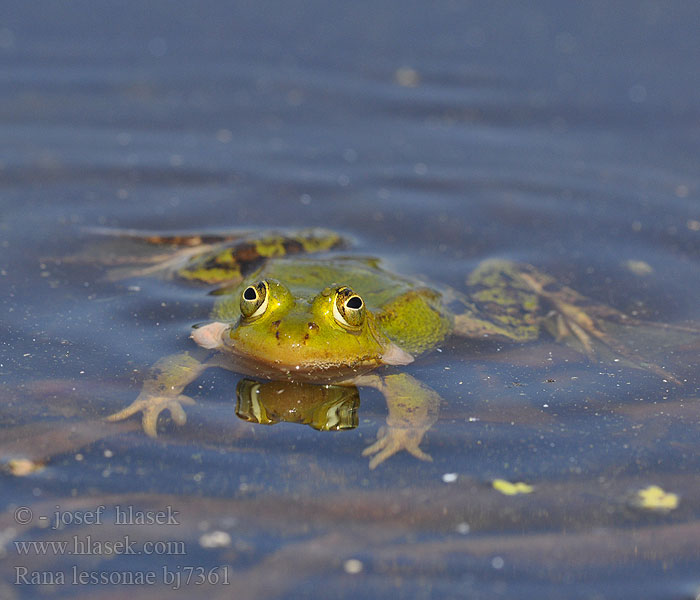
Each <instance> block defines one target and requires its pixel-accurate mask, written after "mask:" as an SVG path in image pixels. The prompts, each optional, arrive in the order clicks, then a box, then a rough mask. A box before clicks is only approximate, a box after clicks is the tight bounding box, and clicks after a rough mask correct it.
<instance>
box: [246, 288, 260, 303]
mask: <svg viewBox="0 0 700 600" xmlns="http://www.w3.org/2000/svg"><path fill="white" fill-rule="evenodd" d="M257 297H258V294H257V292H256V291H255V289H254V288H252V287H249V288H246V290H245V292H243V298H245V299H246V300H255V299H256V298H257Z"/></svg>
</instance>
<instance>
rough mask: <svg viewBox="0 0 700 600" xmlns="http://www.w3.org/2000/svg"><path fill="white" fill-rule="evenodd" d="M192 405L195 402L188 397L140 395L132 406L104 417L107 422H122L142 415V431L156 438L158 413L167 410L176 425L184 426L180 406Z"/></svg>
mask: <svg viewBox="0 0 700 600" xmlns="http://www.w3.org/2000/svg"><path fill="white" fill-rule="evenodd" d="M183 404H185V405H193V404H195V401H194V400H193V399H192V398H190V397H189V396H183V395H177V396H151V395H144V394H141V395H140V396H139V397H138V398H137V399H136V400H135V401H134V402H133V403H132V404H130V405H129V406H127V407H126V408H124V409H122V410H120V411H119V412H116V413H114V414H112V415H109V416H108V417H106V420H107V421H122V420H124V419H127V418H129V417H130V416H131V415H135V414H136V413H138V412H142V413H143V418H142V423H143V430H144V431H145V432H146V434H148V435H149V436H151V437H153V438H154V437H157V436H158V417H159V416H160V413H162V412H163V411H164V410H167V411H168V412H169V413H170V416H171V418H172V420H173V422H174V423H175V424H176V425H184V424H185V422H186V421H187V415H186V414H185V411H184V409H183V408H182V405H183Z"/></svg>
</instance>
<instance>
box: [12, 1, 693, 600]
mask: <svg viewBox="0 0 700 600" xmlns="http://www.w3.org/2000/svg"><path fill="white" fill-rule="evenodd" d="M699 24H700V5H698V4H697V3H696V2H673V3H662V2H652V1H645V2H636V1H635V2H577V3H561V2H537V3H527V4H522V3H512V2H489V3H468V2H443V1H441V2H425V3H421V2H410V1H409V2H405V1H404V2H394V1H390V2H382V3H375V2H364V1H360V2H353V3H347V4H345V3H339V2H315V1H312V2H279V1H277V2H267V3H257V2H215V1H212V2H198V3H186V2H180V1H169V2H160V1H157V2H148V3H141V2H133V1H130V0H126V1H122V2H118V3H107V2H102V1H76V2H71V3H58V2H43V1H34V2H15V1H14V0H10V1H6V2H4V3H3V6H2V8H1V9H0V210H1V213H0V247H1V248H2V250H1V251H0V286H1V289H2V293H1V294H0V310H1V311H2V313H1V314H2V318H1V321H0V332H1V333H0V336H1V337H0V377H1V387H0V394H1V396H0V400H1V401H2V403H1V408H0V410H1V412H0V414H1V415H2V423H1V426H2V429H0V436H1V437H0V450H1V451H2V456H3V461H4V464H5V465H6V466H7V470H6V472H4V473H3V474H2V475H1V477H2V485H1V487H0V501H1V503H2V509H3V513H2V515H0V547H2V548H4V550H2V566H1V567H0V568H1V572H2V576H3V582H4V583H1V584H0V597H2V598H8V599H15V598H21V599H24V598H40V597H44V596H51V597H54V598H120V597H123V596H124V595H125V594H129V595H130V596H131V597H133V598H141V597H143V598H146V597H148V598H152V597H156V598H160V597H182V598H190V597H192V598H194V597H199V596H200V595H202V594H207V595H208V596H209V597H212V598H237V599H239V598H317V597H327V596H328V595H331V594H332V595H333V596H335V597H338V598H346V597H347V598H351V597H376V598H411V599H412V598H467V597H469V598H497V597H502V598H512V597H518V598H533V599H534V598H538V599H539V598H590V599H593V598H596V599H598V598H616V599H617V598H687V599H693V598H695V597H696V596H697V595H698V594H699V593H700V542H699V541H698V540H700V520H699V517H700V481H699V479H698V470H699V469H700V460H699V459H698V439H699V436H698V433H699V424H700V408H699V406H700V405H699V404H698V402H700V400H698V397H697V396H698V385H699V384H700V380H699V378H698V369H697V366H698V359H697V355H698V350H699V349H700V344H699V343H698V340H697V338H695V337H693V336H682V335H678V334H673V333H665V334H664V336H663V337H662V338H658V337H654V338H653V341H650V339H651V338H647V339H646V340H644V339H643V340H642V341H641V342H639V343H645V344H646V345H647V350H648V351H649V352H653V353H654V354H655V356H656V360H657V361H658V362H659V363H660V364H663V365H664V366H667V367H668V368H669V369H670V370H671V371H673V372H674V373H675V374H676V375H677V376H678V377H679V378H680V379H682V380H684V383H683V385H672V384H669V383H668V382H664V381H662V380H661V379H660V378H659V377H657V376H656V375H653V374H651V373H648V372H644V371H639V370H634V369H630V368H627V367H624V366H622V365H620V364H616V363H611V362H609V361H604V362H600V363H590V362H587V361H586V360H585V359H583V358H582V357H581V356H580V355H578V354H577V353H576V352H574V351H573V350H570V349H568V348H566V347H564V346H562V345H559V344H556V343H554V342H553V341H552V340H550V339H543V340H542V341H541V342H538V343H535V344H529V345H527V346H518V345H513V346H510V347H509V346H504V345H484V344H474V343H467V342H463V341H454V342H452V341H450V342H449V343H447V344H446V345H444V346H443V347H441V348H440V350H442V352H433V353H431V354H430V355H428V356H426V357H425V358H424V359H423V360H421V361H419V362H418V363H417V364H416V365H414V366H411V368H410V369H409V371H410V372H411V373H412V374H413V375H415V376H416V377H419V378H420V379H421V380H422V381H424V382H427V383H429V384H430V385H431V386H433V387H434V388H435V389H436V390H438V391H439V392H440V394H441V395H442V396H443V398H444V399H445V400H446V402H445V404H444V406H443V407H442V411H441V414H440V420H439V421H438V423H437V424H436V425H435V426H434V427H433V429H432V430H431V431H430V432H429V433H428V434H427V436H426V439H425V440H424V442H423V448H424V449H425V450H426V451H428V452H429V453H430V454H431V455H432V457H433V459H434V462H432V463H423V462H419V461H417V460H415V459H413V458H412V457H410V456H408V455H407V454H405V453H404V454H400V455H397V456H395V457H393V458H391V459H390V460H389V461H388V462H387V463H385V464H384V465H382V466H381V467H379V468H378V469H377V470H375V471H371V472H370V471H369V470H368V468H367V461H366V459H364V458H361V456H360V453H361V451H362V449H363V448H364V447H365V446H366V445H367V444H368V443H369V442H370V441H371V440H372V439H373V438H374V436H375V435H376V430H377V428H378V427H379V425H380V424H381V423H382V422H383V420H384V418H385V407H384V403H383V400H382V399H381V397H380V396H379V395H378V394H376V393H373V392H372V391H371V390H363V392H362V406H361V409H360V427H359V428H358V429H356V430H353V431H350V432H344V433H335V434H330V433H318V432H316V431H313V430H312V429H310V428H306V427H301V426H298V425H291V424H281V425H276V426H274V427H270V428H264V427H262V426H257V427H255V426H252V425H248V424H244V423H243V422H241V421H240V420H238V419H237V418H236V417H235V415H234V411H233V402H232V399H233V397H234V388H235V385H236V382H237V379H238V378H237V377H236V376H235V375H234V374H231V373H227V372H214V371H210V372H207V373H205V375H204V376H203V377H201V378H200V379H199V380H198V381H197V383H196V384H194V385H193V386H192V387H191V388H190V389H189V390H188V391H190V392H191V395H192V396H194V397H195V398H196V400H197V406H195V407H191V408H189V409H188V422H187V424H186V425H185V426H184V427H181V428H176V427H174V426H173V425H172V424H165V425H162V426H161V431H162V433H161V435H160V436H159V438H158V440H156V441H154V440H151V439H149V438H147V437H146V436H145V435H144V434H143V432H142V431H141V430H140V429H139V424H138V420H136V419H133V420H131V421H129V422H127V423H123V424H104V423H102V422H101V421H100V418H101V417H103V416H105V415H106V414H109V413H110V412H113V411H114V410H116V409H118V408H120V407H122V406H124V405H126V404H128V403H129V402H131V400H132V399H133V398H134V397H135V395H136V394H137V393H138V390H139V388H140V382H141V380H142V377H143V373H144V372H145V370H146V368H147V366H148V365H150V364H152V363H153V362H154V361H155V360H156V359H157V358H159V357H161V356H163V355H166V354H169V353H172V352H176V351H180V350H184V349H187V348H189V347H190V342H189V341H188V339H187V335H188V332H189V327H190V325H191V324H192V323H194V322H197V321H201V320H203V319H205V318H206V315H207V312H208V308H209V306H210V303H209V299H208V298H206V296H205V295H204V294H203V293H202V291H201V290H200V289H197V288H194V287H191V286H183V285H181V284H178V283H175V282H172V281H171V282H168V281H162V280H157V279H139V280H130V281H127V282H116V283H113V282H109V281H105V280H104V279H103V276H104V274H105V268H104V267H103V266H100V265H89V264H80V263H76V262H67V261H56V259H57V258H60V257H65V256H70V255H73V254H76V253H79V252H83V251H84V250H85V248H86V247H90V245H91V244H93V245H94V244H97V245H98V246H99V244H105V243H107V241H108V240H106V239H105V238H100V237H99V236H95V235H93V234H90V233H89V232H87V231H86V229H85V228H86V227H92V226H103V227H110V228H139V229H149V230H158V231H171V230H186V231H192V232H200V231H212V230H220V229H232V228H251V227H253V228H261V229H265V228H270V227H275V228H279V227H307V226H322V227H328V228H333V229H336V230H338V231H341V232H343V233H344V234H346V235H349V236H352V237H353V238H354V239H355V240H356V242H357V243H356V248H357V250H358V251H360V252H361V253H363V254H370V255H378V256H381V257H383V258H384V259H385V260H387V261H388V263H389V264H391V265H392V266H393V267H394V268H396V269H397V270H400V271H402V272H405V273H420V274H427V275H429V276H430V277H432V278H434V279H436V280H438V281H441V282H444V283H448V284H451V285H453V286H455V287H457V288H459V287H461V286H463V283H464V278H465V275H466V274H467V273H468V272H469V271H470V270H471V269H472V268H474V267H475V266H476V265H477V264H478V263H479V261H480V260H482V259H484V258H489V257H493V256H502V257H508V258H512V259H516V260H521V261H527V262H530V263H533V264H535V265H537V266H538V267H539V268H541V269H543V270H545V271H547V272H548V273H551V274H553V275H555V276H557V277H558V278H560V279H561V280H562V281H564V282H565V283H566V284H568V285H570V286H571V287H574V288H575V289H577V290H579V291H581V292H582V293H585V294H586V295H588V296H591V297H593V298H595V299H597V300H598V301H600V302H604V303H607V304H610V305H612V306H614V307H616V308H617V309H619V310H623V311H626V312H629V313H635V314H638V315H640V316H641V317H644V318H649V319H652V320H655V321H662V322H672V323H689V322H693V321H694V322H695V323H697V322H699V321H700V312H699V309H698V302H697V299H698V297H699V292H700V206H699V205H698V195H699V193H700V191H699V190H700V171H699V170H698V165H699V164H700V161H699V158H700V70H699V69H698V67H697V65H698V63H699V61H700V37H699V36H698V35H697V33H698V26H699ZM93 247H94V246H93ZM628 261H642V262H643V263H644V270H643V271H644V272H643V273H639V272H635V271H634V269H630V267H629V264H630V263H629V262H628ZM633 264H635V263H633ZM629 335H632V334H631V333H630V334H629ZM17 458H29V459H32V460H34V461H37V462H39V461H40V462H42V463H44V464H45V466H44V468H43V469H42V470H39V471H36V472H34V473H31V474H29V475H27V476H16V475H12V474H11V473H10V469H9V465H10V464H11V463H10V462H9V461H11V460H12V459H17ZM446 474H456V480H455V481H452V479H454V476H452V477H450V476H449V475H448V476H447V477H445V475H446ZM494 478H504V479H507V480H509V481H525V482H528V483H529V484H531V485H533V486H535V490H534V492H533V493H532V494H528V495H519V496H505V495H502V494H500V493H498V492H497V491H495V490H494V489H492V487H491V485H490V482H491V481H492V480H493V479H494ZM651 484H655V485H659V486H661V487H663V488H664V489H665V490H668V491H672V492H674V493H676V494H678V496H679V498H680V502H679V505H678V507H677V508H676V509H674V510H672V511H669V512H666V513H664V512H658V511H656V512H654V511H649V510H642V509H639V508H636V507H635V506H634V503H633V501H632V499H633V498H634V496H635V494H636V492H637V491H638V490H640V489H642V488H645V487H647V486H649V485H651ZM117 504H118V505H120V506H122V507H125V506H134V507H135V508H136V509H138V510H146V509H148V510H155V511H158V510H165V507H167V506H171V507H172V508H173V510H177V511H179V515H178V519H177V520H178V523H179V524H178V525H174V524H173V525H151V526H142V527H139V526H117V525H115V524H114V519H113V515H114V505H117ZM99 505H105V507H106V508H105V513H106V515H107V516H106V517H105V518H104V519H103V520H102V523H101V524H100V525H80V524H75V523H73V524H71V525H68V526H66V527H65V528H63V529H60V530H52V529H51V528H49V529H47V528H45V527H43V528H42V525H44V524H45V523H42V522H41V521H40V520H39V516H51V515H52V514H53V513H54V512H55V511H57V510H58V511H61V512H62V514H64V515H67V516H65V519H68V520H70V519H71V518H73V519H75V518H76V517H75V515H79V514H81V513H82V512H84V511H94V510H96V507H98V506H99ZM18 507H28V508H30V509H31V510H32V511H33V518H32V520H31V521H30V522H29V523H21V522H20V521H21V520H23V519H22V518H21V516H22V515H20V519H18V518H17V516H16V513H15V511H16V510H17V508H18ZM57 507H58V508H57ZM212 532H219V533H218V534H217V535H216V536H213V537H212V536H211V535H210V534H212ZM86 535H92V536H93V538H99V539H100V540H107V541H110V540H111V541H118V540H120V539H123V538H124V535H130V536H131V539H132V540H134V539H135V540H137V541H138V544H139V547H141V544H143V543H144V542H147V541H164V540H171V541H181V542H183V544H185V547H186V552H185V553H184V554H183V553H180V554H176V553H175V552H173V551H172V548H171V549H166V551H165V552H164V553H160V554H158V555H145V554H142V555H138V556H123V555H119V556H116V557H115V556H110V555H108V554H107V553H106V551H105V550H104V548H103V549H102V550H100V551H98V552H96V553H94V554H93V555H91V556H75V555H66V554H65V553H63V554H61V552H59V551H57V550H51V549H50V550H49V551H47V552H45V554H43V555H41V554H37V552H29V554H26V555H22V554H20V551H19V550H18V549H17V546H15V545H14V543H13V540H56V541H61V540H68V541H69V542H71V543H72V540H73V538H74V537H75V536H77V537H78V538H81V539H83V538H85V536H86ZM202 536H204V537H202ZM207 536H208V537H207ZM217 536H218V537H217ZM212 540H214V541H212ZM217 540H218V541H219V545H218V546H217V544H216V541H217ZM212 545H213V546H216V547H210V546H212ZM348 561H349V562H348ZM17 567H24V568H26V569H27V572H29V573H33V572H36V573H44V574H46V573H58V572H65V573H66V583H64V584H60V583H59V584H56V585H53V586H52V585H49V584H46V585H36V586H30V585H26V584H24V583H23V581H22V580H21V579H20V580H19V581H18V579H17V578H18V575H17V573H18V571H17ZM190 567H191V568H193V569H195V570H194V571H189V573H190V576H191V578H190V581H189V582H187V583H186V582H185V580H184V579H185V576H186V574H187V572H188V571H187V569H188V568H190ZM73 568H76V569H78V570H79V571H82V572H87V573H92V574H97V575H96V576H103V575H104V574H105V573H106V574H107V575H109V574H110V573H116V575H115V577H123V576H125V575H124V573H135V572H137V571H141V572H147V571H153V572H154V573H155V574H156V581H157V583H155V584H153V585H145V586H141V587H135V586H127V585H125V584H123V583H122V584H119V585H108V584H104V583H97V584H93V585H83V584H80V585H73V584H72V578H73V577H74V575H73V574H72V569H73ZM215 568H218V570H217V571H216V574H217V576H219V577H220V579H219V580H218V581H215V580H214V579H213V576H211V575H208V579H206V581H205V582H202V580H201V579H198V576H199V575H201V571H197V570H196V569H206V570H207V572H208V573H209V571H208V570H209V569H215ZM163 569H166V571H168V572H169V573H175V572H179V573H181V575H182V580H181V581H180V583H181V585H180V586H179V589H177V590H172V589H171V588H172V587H177V585H175V584H173V585H165V584H164V583H163V578H164V576H165V575H164V571H163ZM355 571H359V572H355ZM120 574H121V575H120ZM43 577H45V578H49V579H50V576H49V575H43ZM224 577H226V578H228V582H229V583H228V585H227V584H226V583H224ZM98 581H99V580H98Z"/></svg>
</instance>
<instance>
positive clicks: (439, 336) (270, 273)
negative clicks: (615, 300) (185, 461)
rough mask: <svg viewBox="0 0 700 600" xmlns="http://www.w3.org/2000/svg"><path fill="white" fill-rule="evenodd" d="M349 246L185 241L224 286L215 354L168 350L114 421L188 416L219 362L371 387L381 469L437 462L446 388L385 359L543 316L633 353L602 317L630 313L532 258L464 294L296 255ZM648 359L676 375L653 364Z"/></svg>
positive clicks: (402, 360) (521, 331) (480, 277)
mask: <svg viewBox="0 0 700 600" xmlns="http://www.w3.org/2000/svg"><path fill="white" fill-rule="evenodd" d="M341 245H343V240H342V239H341V238H340V237H339V236H338V235H337V234H334V233H331V232H323V231H318V230H313V231H306V232H298V233H292V234H272V235H266V236H257V237H249V238H243V239H237V240H235V241H225V242H222V243H221V244H220V245H218V246H216V245H215V246H211V245H209V246H207V249H206V252H204V253H203V254H201V255H198V254H193V252H192V250H191V249H188V252H187V260H186V264H185V265H181V266H180V268H179V269H178V274H179V275H180V276H181V277H183V278H185V279H189V280H199V281H203V282H207V283H213V282H215V283H217V284H220V285H221V286H222V287H221V288H220V289H219V291H218V292H217V294H218V300H217V302H216V306H215V308H214V310H213V313H212V321H211V322H210V323H208V324H207V325H204V326H200V327H197V328H196V329H194V331H193V334H192V338H193V339H194V341H195V342H196V343H197V344H198V345H199V346H201V347H203V348H205V349H207V350H210V351H217V355H216V356H215V357H214V358H213V359H209V360H205V361H200V360H197V359H195V358H194V357H193V356H192V355H190V354H181V355H175V356H172V357H167V358H166V359H163V360H162V361H160V362H159V363H157V364H156V365H155V367H154V370H153V374H152V377H151V378H150V379H148V380H147V381H146V382H145V383H144V388H143V390H142V392H141V394H140V395H139V397H138V398H137V400H136V401H135V402H134V403H133V404H132V405H131V406H129V407H127V408H126V409H124V410H122V411H120V412H119V413H116V414H115V415H112V416H111V417H110V419H112V420H119V419H122V418H125V417H127V416H129V415H131V414H134V413H135V412H139V411H143V413H144V417H143V421H144V429H145V430H146V432H147V433H149V434H150V435H153V436H155V435H156V425H157V419H158V415H159V414H160V412H162V411H163V410H165V409H168V410H169V411H170V413H171V416H172V417H173V420H174V421H175V422H176V423H178V424H180V423H183V422H184V421H185V414H184V411H183V410H182V407H181V404H182V403H192V400H191V399H189V398H188V397H186V396H183V395H182V391H183V390H184V387H185V386H186V385H187V384H189V383H190V382H191V381H193V380H194V379H196V378H197V377H198V376H199V375H200V373H201V372H202V371H203V370H204V369H206V368H208V367H211V366H220V367H221V366H223V367H225V368H229V369H232V370H235V371H236V372H239V373H245V374H248V375H253V376H257V377H263V378H267V379H271V380H286V381H298V382H304V381H306V382H313V383H323V384H328V383H336V384H340V385H360V386H371V387H375V388H377V389H379V390H380V391H381V392H382V393H383V394H384V396H385V398H386V400H387V404H388V408H389V416H388V418H387V425H386V427H384V428H382V429H381V430H380V433H379V438H378V441H377V442H376V443H375V444H373V445H372V446H370V447H369V448H367V449H366V450H365V454H366V455H373V458H372V460H371V461H370V467H371V468H374V467H376V466H377V465H378V464H380V463H381V462H383V461H384V460H386V459H387V458H388V457H389V456H391V455H392V454H394V453H396V452H397V451H399V450H407V451H409V452H410V453H412V454H413V455H414V456H416V457H418V458H421V459H424V460H429V459H430V457H429V456H428V455H427V454H425V453H424V452H423V451H422V450H421V449H420V448H419V444H420V442H421V440H422V438H423V435H424V433H425V432H426V431H427V430H428V429H429V428H430V427H431V426H432V424H433V423H434V422H435V420H436V419H437V413H438V407H439V404H440V398H439V396H438V395H437V394H436V393H435V392H434V391H433V390H431V389H430V388H428V387H427V386H425V385H423V384H421V383H420V382H418V381H417V380H416V379H414V378H413V377H411V376H410V375H408V374H406V373H392V372H389V373H385V372H384V369H383V367H384V366H385V365H388V366H392V367H397V366H401V365H406V364H408V363H410V362H412V361H413V360H414V359H415V358H416V357H418V356H419V355H421V354H423V353H425V352H427V351H429V350H431V349H433V348H435V347H436V346H438V345H439V344H441V343H442V342H443V341H444V340H445V339H446V338H447V337H448V336H450V335H452V334H456V335H462V336H468V337H473V338H483V337H485V336H487V337H496V338H499V339H506V340H513V341H528V340H532V339H535V338H536V337H537V336H538V335H539V333H540V329H541V327H542V325H543V323H546V324H547V328H548V329H549V330H550V331H552V332H553V333H554V334H555V335H556V336H557V337H560V338H569V339H572V340H575V341H576V342H577V343H578V344H579V346H580V347H581V348H582V349H583V350H584V351H585V352H587V353H589V354H591V353H592V352H593V348H594V343H596V344H604V345H607V346H608V347H610V348H612V349H613V350H614V351H615V352H617V353H618V354H621V355H622V356H625V357H628V358H629V357H630V352H629V351H628V350H627V349H626V348H625V347H624V346H622V345H620V344H618V343H617V342H615V340H613V339H611V338H610V337H609V336H608V335H606V334H605V332H604V331H603V329H602V327H601V325H600V319H613V320H617V321H625V320H626V317H625V316H624V315H622V314H621V313H619V312H617V311H615V310H613V309H611V308H609V307H606V306H602V305H596V304H594V303H592V302H591V301H589V300H587V299H586V298H584V297H583V296H581V295H579V294H578V293H576V292H575V291H573V290H571V289H569V288H566V287H562V286H559V285H557V284H556V282H555V281H554V280H553V279H552V278H551V277H549V276H547V275H544V274H543V273H541V272H539V271H537V270H536V269H535V268H534V267H531V266H529V265H518V264H514V263H511V262H507V261H499V260H496V261H494V260H492V261H486V262H484V263H482V264H481V265H480V266H479V267H478V268H477V269H476V270H475V271H474V272H473V273H471V275H470V276H469V277H468V279H467V290H468V292H469V294H468V295H466V296H465V295H461V294H459V293H457V292H455V291H454V290H438V289H434V288H433V287H430V286H428V285H426V284H424V283H421V282H419V281H417V280H415V279H410V278H406V277H402V276H399V275H396V274H394V273H391V272H389V271H387V270H385V269H383V268H382V267H381V266H380V264H379V261H378V260H376V259H373V258H358V257H333V256H328V255H324V256H320V257H314V256H302V257H299V256H289V255H290V254H298V253H305V254H312V253H314V252H324V251H327V250H329V249H333V248H336V247H338V246H341ZM171 264H172V263H171ZM353 297H359V298H360V299H361V300H357V299H355V300H353V301H352V302H351V301H350V298H353ZM246 298H248V299H246ZM261 298H264V301H263V300H261ZM348 302H349V304H346V303H348ZM244 309H245V310H244ZM545 314H549V315H550V317H549V318H548V319H547V320H545V319H544V318H543V317H544V316H545ZM645 367H646V368H649V369H651V370H653V371H656V372H659V374H662V375H663V376H665V377H669V374H668V373H667V372H665V371H663V370H661V369H660V368H659V367H656V366H655V365H649V364H645Z"/></svg>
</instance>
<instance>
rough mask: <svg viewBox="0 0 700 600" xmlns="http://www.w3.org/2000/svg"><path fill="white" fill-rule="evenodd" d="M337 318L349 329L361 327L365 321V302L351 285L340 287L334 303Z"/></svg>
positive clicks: (334, 314)
mask: <svg viewBox="0 0 700 600" xmlns="http://www.w3.org/2000/svg"><path fill="white" fill-rule="evenodd" d="M333 316H334V317H335V320H336V321H337V322H338V323H339V324H340V325H342V326H343V327H345V328H347V329H359V328H360V327H362V324H363V323H364V321H365V303H364V302H363V301H362V298H360V297H359V296H358V295H357V294H356V293H355V292H353V291H352V290H351V289H350V288H349V287H341V288H338V290H337V291H336V295H335V302H334V303H333Z"/></svg>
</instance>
